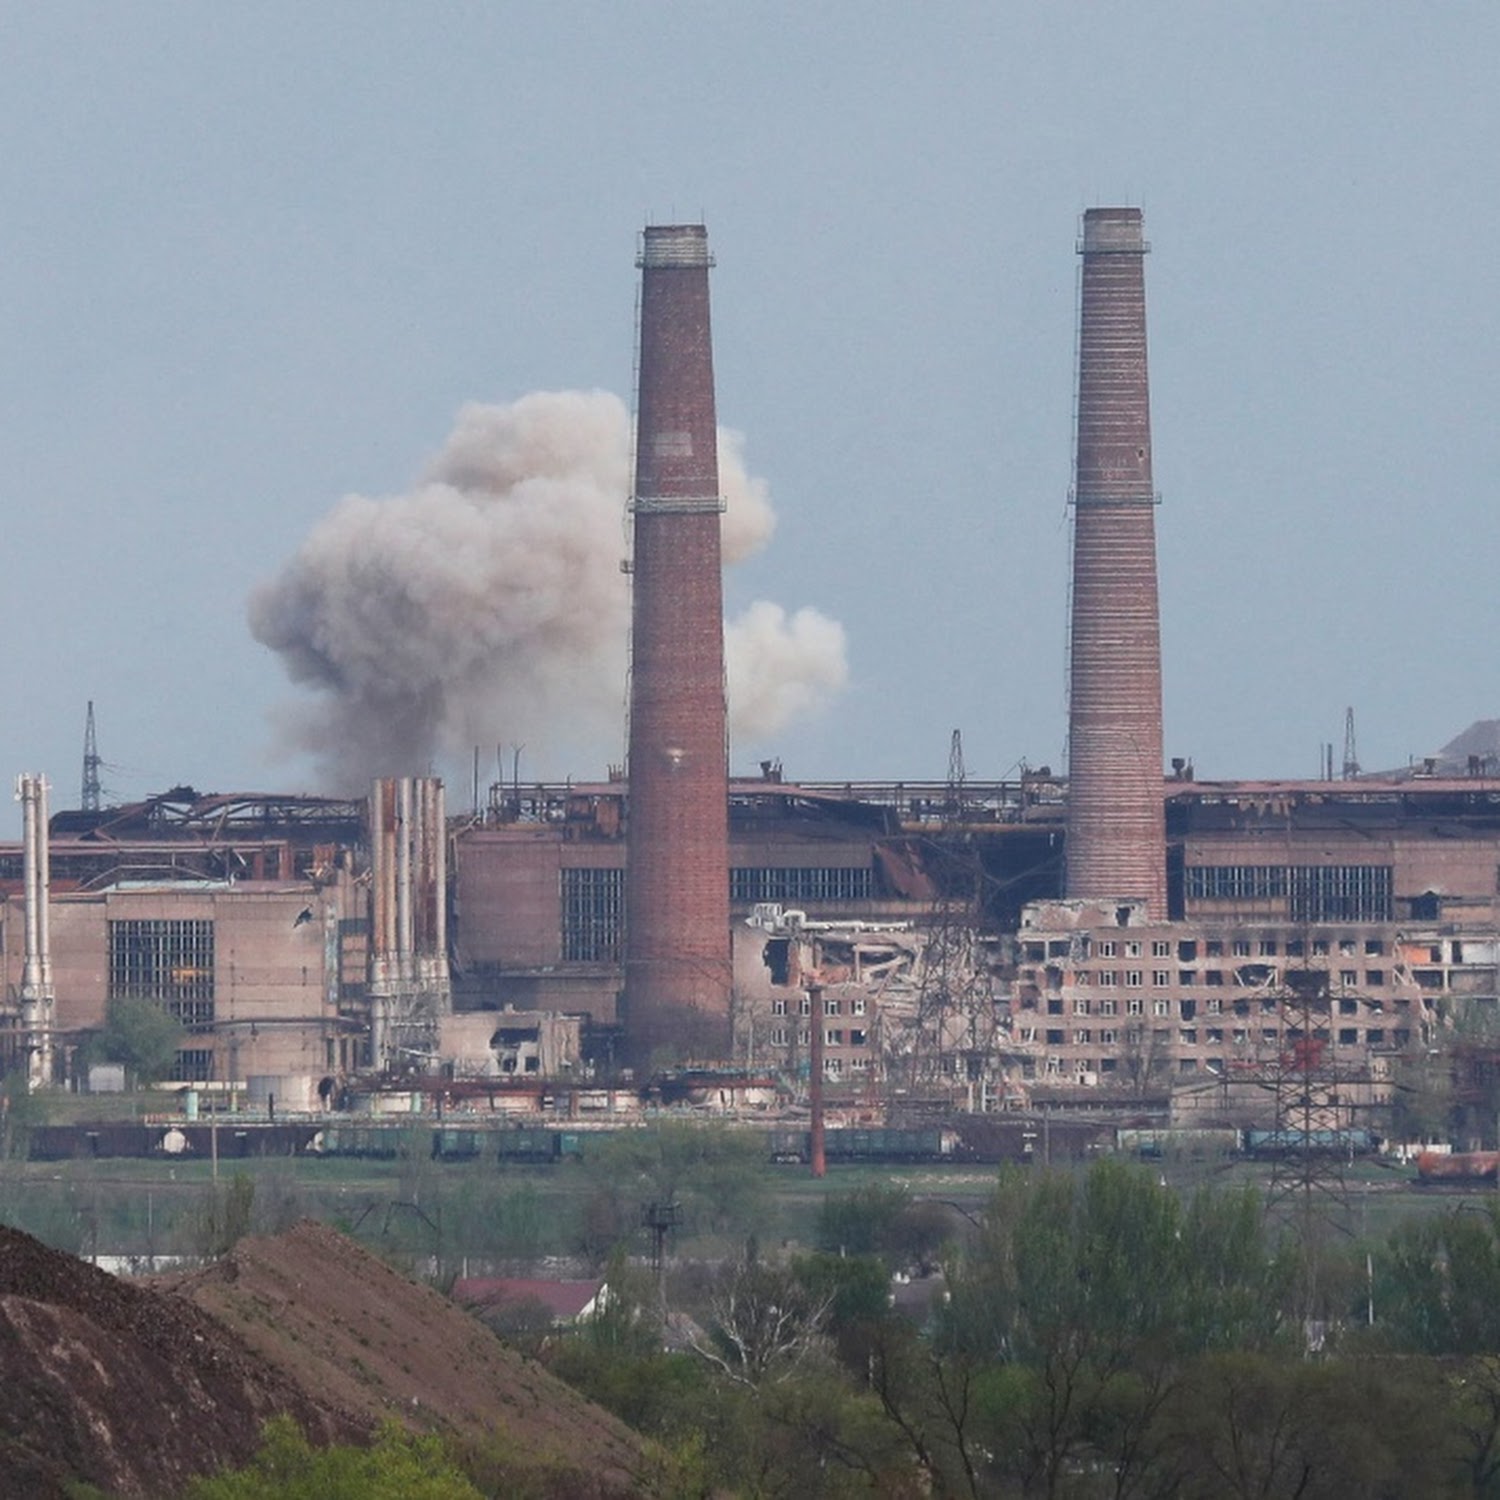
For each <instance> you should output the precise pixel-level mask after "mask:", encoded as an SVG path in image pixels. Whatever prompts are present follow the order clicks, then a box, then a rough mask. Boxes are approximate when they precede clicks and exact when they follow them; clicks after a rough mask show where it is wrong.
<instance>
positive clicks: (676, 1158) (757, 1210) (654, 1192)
mask: <svg viewBox="0 0 1500 1500" xmlns="http://www.w3.org/2000/svg"><path fill="white" fill-rule="evenodd" d="M590 1173H591V1175H592V1177H593V1179H594V1187H595V1193H596V1195H601V1194H602V1199H607V1200H608V1206H607V1208H606V1209H605V1210H603V1211H601V1210H600V1208H599V1206H598V1205H596V1206H595V1209H594V1212H595V1214H596V1215H597V1216H598V1217H597V1218H596V1222H595V1224H594V1225H593V1226H592V1228H591V1230H590V1231H589V1235H588V1245H589V1248H591V1249H592V1250H593V1252H594V1253H596V1254H597V1253H598V1252H599V1250H600V1247H601V1242H602V1238H604V1237H607V1236H608V1234H609V1233H610V1232H612V1229H613V1228H615V1227H618V1229H619V1230H620V1231H621V1234H622V1235H623V1233H624V1232H625V1231H626V1230H627V1229H631V1228H633V1227H634V1226H635V1225H637V1224H638V1223H639V1214H640V1209H641V1205H642V1204H643V1203H649V1202H659V1203H667V1202H677V1203H681V1204H682V1206H683V1211H684V1216H685V1220H686V1223H687V1225H688V1226H689V1227H691V1228H695V1229H698V1230H703V1231H707V1232H709V1233H713V1234H720V1235H725V1236H733V1237H735V1238H741V1237H743V1236H744V1235H745V1234H748V1233H749V1232H751V1231H752V1230H753V1229H754V1228H755V1227H756V1225H757V1224H758V1223H759V1221H760V1219H761V1218H762V1216H763V1214H764V1210H765V1204H766V1181H767V1169H766V1162H765V1154H764V1148H763V1146H762V1143H761V1142H760V1141H759V1140H758V1139H757V1138H756V1136H755V1134H754V1133H753V1132H749V1131H737V1130H732V1129H729V1128H728V1127H726V1126H724V1125H719V1124H692V1123H678V1122H676V1121H664V1122H661V1123H657V1124H653V1125H650V1126H647V1128H646V1129H644V1130H633V1131H628V1132H624V1133H622V1134H621V1135H619V1136H616V1137H615V1138H614V1139H613V1140H610V1141H609V1142H607V1143H606V1144H605V1145H604V1147H603V1148H602V1149H601V1150H600V1151H599V1152H598V1153H597V1155H596V1156H595V1157H594V1159H593V1160H592V1162H591V1163H590ZM602 1199H601V1201H602ZM601 1218H602V1219H603V1220H605V1221H607V1222H606V1223H605V1226H604V1227H603V1228H602V1229H601V1226H600V1222H599V1219H601Z"/></svg>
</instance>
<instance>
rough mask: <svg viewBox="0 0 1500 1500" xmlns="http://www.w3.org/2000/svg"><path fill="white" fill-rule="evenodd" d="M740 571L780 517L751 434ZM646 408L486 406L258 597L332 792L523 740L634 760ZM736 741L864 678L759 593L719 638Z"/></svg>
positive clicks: (564, 754)
mask: <svg viewBox="0 0 1500 1500" xmlns="http://www.w3.org/2000/svg"><path fill="white" fill-rule="evenodd" d="M719 469H720V485H721V488H722V490H723V493H724V496H725V500H726V510H725V514H724V518H723V547H724V557H725V561H726V562H734V561H738V560H740V559H742V558H744V557H747V556H749V555H750V554H751V553H753V552H755V551H756V550H758V549H759V548H761V547H763V546H764V545H765V544H766V542H767V541H769V539H770V537H771V534H772V532H773V530H774V528H775V515H774V512H773V511H772V509H771V504H770V500H769V497H768V494H767V489H766V485H765V483H764V481H763V480H760V479H757V478H753V477H751V476H750V475H749V474H748V473H747V472H746V469H745V465H744V459H743V442H742V440H741V439H740V438H739V436H738V435H737V434H734V433H729V432H721V433H720V437H719ZM629 484H630V418H629V413H628V412H627V411H626V408H625V405H624V403H623V402H621V401H620V400H619V398H618V397H616V396H614V395H611V394H610V393H608V392H605V391H591V392H582V391H563V392H538V393H535V394H533V395H529V396H525V397H523V398H522V399H521V400H519V401H516V402H514V403H512V404H510V405H505V406H497V405H479V404H473V405H469V406H466V407H464V408H463V410H462V411H460V412H459V414H458V418H457V420H456V422H455V424H454V428H453V431H452V433H451V434H450V435H449V437H448V439H447V441H446V442H445V443H444V444H443V447H442V449H441V450H440V451H439V453H438V454H437V456H436V457H435V458H434V459H433V461H432V462H431V464H430V465H429V466H428V468H427V471H426V473H425V474H424V475H423V476H422V477H421V479H420V480H419V482H418V483H417V484H416V485H415V486H414V487H413V488H412V489H411V490H409V491H408V492H406V493H405V494H400V495H393V496H390V497H387V498H383V499H371V498H368V497H366V496H362V495H350V496H348V497H347V498H345V499H344V500H342V501H341V502H339V504H338V505H336V506H335V507H334V509H333V510H332V511H331V512H330V513H329V514H328V515H327V516H326V517H325V518H324V519H323V520H322V521H321V522H320V523H319V524H318V525H317V526H316V527H315V528H314V529H313V531H312V533H311V534H310V535H309V536H308V538H307V540H306V541H305V542H304V543H303V544H302V546H301V548H300V549H299V550H298V551H297V553H296V554H295V556H293V557H292V559H291V560H290V561H289V562H288V563H287V564H286V566H285V567H284V568H283V569H282V570H281V572H280V574H279V575H278V576H277V577H275V578H273V579H271V580H270V581H269V582H267V583H265V584H263V585H262V586H261V587H259V588H258V589H256V590H255V592H254V593H253V594H252V596H251V598H250V601H249V609H248V612H249V620H250V628H251V630H252V632H253V633H254V635H255V637H256V639H257V640H259V641H261V642H262V643H263V644H264V645H266V646H269V647H270V648H271V649H272V650H273V651H275V652H277V653H278V655H279V656H280V657H281V659H282V663H283V666H284V667H285V669H286V671H287V674H288V675H289V677H290V678H291V679H292V681H293V682H295V683H297V684H299V685H300V686H303V687H305V688H308V689H309V690H311V697H310V698H305V699H302V700H300V701H299V702H298V703H296V704H294V705H291V706H289V707H288V708H287V709H286V710H285V711H284V712H283V713H282V714H281V715H280V716H279V723H278V729H279V738H280V740H281V742H282V743H281V748H283V749H286V750H296V751H309V752H311V753H312V754H313V755H314V756H315V757H316V758H317V760H318V761H319V763H320V766H321V767H322V769H323V772H324V774H325V776H326V778H327V780H328V782H329V783H330V785H332V786H335V787H337V788H340V789H342V790H347V791H355V790H358V789H359V788H360V787H361V786H362V785H363V784H364V783H365V782H367V781H368V780H369V778H370V777H371V776H373V775H390V774H397V773H401V772H407V771H415V770H424V769H426V768H427V767H428V766H430V765H431V764H432V763H433V762H434V761H435V760H439V761H440V760H444V759H452V758H457V757H467V756H468V754H469V753H470V751H471V748H472V747H473V746H475V745H479V746H482V747H487V748H488V747H493V746H496V745H498V744H500V743H506V744H525V746H526V747H527V751H526V756H527V760H528V762H529V763H530V764H531V765H533V766H537V767H539V768H540V769H539V770H538V772H537V774H559V773H560V770H561V769H563V768H568V769H576V767H577V766H579V765H587V764H595V765H597V764H598V763H599V762H600V761H602V760H604V759H607V758H609V757H611V756H613V757H614V758H618V757H619V753H620V752H619V748H618V747H620V746H621V745H622V744H623V724H624V691H625V658H626V644H627V640H628V636H629V627H630V599H629V590H628V585H627V581H626V578H625V576H624V575H623V573H622V572H621V569H620V559H621V558H622V557H623V556H625V554H626V550H627V540H628V536H627V531H626V524H625V508H624V500H625V496H626V494H627V493H628V491H629ZM725 651H726V671H727V674H728V683H729V704H730V732H731V734H732V735H738V736H744V737H747V738H757V737H761V736H764V735H766V734H770V733H774V732H775V731H776V730H778V729H780V728H781V727H783V726H784V725H785V724H787V723H788V722H790V720H791V719H793V718H794V717H796V716H797V715H799V714H802V713H805V712H807V711H809V710H810V709H812V708H814V707H816V706H817V705H818V704H820V703H821V702H823V701H824V700H826V698H827V697H828V696H829V695H830V694H831V693H833V692H835V691H837V690H838V689H839V688H841V687H842V686H843V685H844V683H845V681H846V679H847V675H848V671H847V666H846V664H845V655H844V633H843V629H842V627H841V626H840V625H838V624H837V623H836V622H834V621H832V620H829V619H827V618H826V617H824V616H823V615H821V614H819V613H818V611H817V610H815V609H806V608H804V609H800V610H798V611H797V612H796V613H795V614H793V615H791V616H790V617H788V616H787V614H786V612H785V611H784V610H783V609H782V608H781V607H780V606H779V605H775V604H769V603H764V602H758V603H756V604H753V605H751V606H750V608H749V609H748V610H747V611H746V612H745V614H744V616H743V617H742V618H741V619H739V620H737V621H733V622H730V624H729V625H728V626H727V629H726V640H725Z"/></svg>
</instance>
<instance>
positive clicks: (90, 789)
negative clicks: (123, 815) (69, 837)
mask: <svg viewBox="0 0 1500 1500" xmlns="http://www.w3.org/2000/svg"><path fill="white" fill-rule="evenodd" d="M99 764H100V762H99V742H98V740H96V739H95V738H94V700H93V699H92V698H90V699H89V716H88V722H87V723H86V724H85V725H84V730H83V790H82V791H81V792H80V793H79V799H78V805H79V807H80V808H82V809H83V811H84V812H98V811H99V805H100V799H101V796H102V792H101V790H100V786H99Z"/></svg>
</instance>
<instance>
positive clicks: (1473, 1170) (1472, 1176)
mask: <svg viewBox="0 0 1500 1500" xmlns="http://www.w3.org/2000/svg"><path fill="white" fill-rule="evenodd" d="M1417 1183H1418V1185H1419V1186H1421V1187H1426V1188H1466V1187H1495V1186H1497V1185H1500V1151H1424V1152H1422V1154H1421V1155H1420V1156H1419V1157H1417Z"/></svg>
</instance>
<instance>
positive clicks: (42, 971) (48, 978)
mask: <svg viewBox="0 0 1500 1500" xmlns="http://www.w3.org/2000/svg"><path fill="white" fill-rule="evenodd" d="M36 791H37V819H36V827H37V832H36V870H37V875H36V896H37V902H36V930H37V968H38V973H39V978H40V980H41V995H40V1000H41V1038H40V1042H41V1046H40V1052H39V1059H38V1060H39V1068H38V1072H39V1074H40V1079H39V1081H40V1082H42V1083H50V1082H51V1081H52V1033H53V1030H54V1019H55V1005H56V1002H55V999H54V996H53V993H52V913H51V905H52V828H51V823H52V819H51V807H50V801H51V799H50V798H49V797H48V795H47V782H46V779H45V778H44V777H41V776H38V777H37V778H36Z"/></svg>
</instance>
